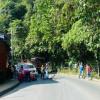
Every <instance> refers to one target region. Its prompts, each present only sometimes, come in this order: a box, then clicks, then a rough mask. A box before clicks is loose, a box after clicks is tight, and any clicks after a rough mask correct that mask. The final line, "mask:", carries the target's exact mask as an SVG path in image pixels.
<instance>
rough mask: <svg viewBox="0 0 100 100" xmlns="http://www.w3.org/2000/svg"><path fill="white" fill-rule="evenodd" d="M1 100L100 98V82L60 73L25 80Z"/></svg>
mask: <svg viewBox="0 0 100 100" xmlns="http://www.w3.org/2000/svg"><path fill="white" fill-rule="evenodd" d="M51 76H53V75H50V77H51ZM0 100H100V83H96V82H92V81H88V80H84V79H78V78H72V77H69V76H64V75H58V74H57V75H55V77H54V79H53V80H51V79H48V80H42V79H40V78H39V77H38V81H35V82H24V83H22V84H20V85H19V86H18V87H16V88H15V89H13V90H12V91H10V92H9V93H6V94H5V95H3V96H2V97H1V98H0Z"/></svg>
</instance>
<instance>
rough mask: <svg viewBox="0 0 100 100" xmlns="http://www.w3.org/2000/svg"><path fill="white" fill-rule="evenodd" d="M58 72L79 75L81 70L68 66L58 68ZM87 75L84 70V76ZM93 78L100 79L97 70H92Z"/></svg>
mask: <svg viewBox="0 0 100 100" xmlns="http://www.w3.org/2000/svg"><path fill="white" fill-rule="evenodd" d="M57 72H58V73H64V74H69V75H77V76H78V75H79V71H78V69H75V68H74V69H70V68H68V69H62V70H61V69H59V68H58V71H57ZM86 76H87V74H86V71H85V70H84V77H86ZM91 78H92V79H93V78H95V79H100V76H98V74H97V72H94V71H92V72H91Z"/></svg>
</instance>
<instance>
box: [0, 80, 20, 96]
mask: <svg viewBox="0 0 100 100" xmlns="http://www.w3.org/2000/svg"><path fill="white" fill-rule="evenodd" d="M18 85H20V82H18V83H16V84H15V85H13V86H11V87H9V88H8V89H6V90H4V91H2V92H0V97H1V96H2V95H4V94H5V93H7V92H9V91H11V90H13V89H14V88H15V87H17V86H18Z"/></svg>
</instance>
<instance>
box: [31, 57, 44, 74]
mask: <svg viewBox="0 0 100 100" xmlns="http://www.w3.org/2000/svg"><path fill="white" fill-rule="evenodd" d="M31 63H32V64H33V65H34V66H36V68H37V70H38V72H39V73H40V71H41V66H42V65H45V58H42V57H34V58H31Z"/></svg>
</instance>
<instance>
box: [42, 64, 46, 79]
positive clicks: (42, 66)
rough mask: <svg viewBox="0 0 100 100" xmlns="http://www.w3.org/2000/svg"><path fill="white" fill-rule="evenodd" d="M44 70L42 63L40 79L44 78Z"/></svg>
mask: <svg viewBox="0 0 100 100" xmlns="http://www.w3.org/2000/svg"><path fill="white" fill-rule="evenodd" d="M44 72H45V70H44V66H43V65H42V66H41V78H42V79H44Z"/></svg>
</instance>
